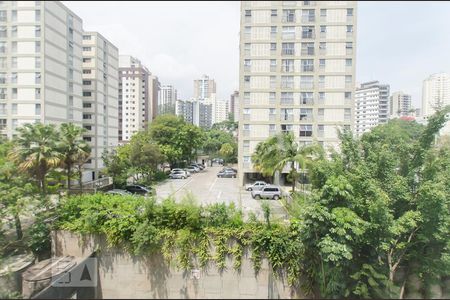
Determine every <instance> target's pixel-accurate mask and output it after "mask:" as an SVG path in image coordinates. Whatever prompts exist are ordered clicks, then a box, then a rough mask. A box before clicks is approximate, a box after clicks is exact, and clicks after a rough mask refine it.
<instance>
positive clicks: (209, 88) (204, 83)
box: [194, 75, 216, 100]
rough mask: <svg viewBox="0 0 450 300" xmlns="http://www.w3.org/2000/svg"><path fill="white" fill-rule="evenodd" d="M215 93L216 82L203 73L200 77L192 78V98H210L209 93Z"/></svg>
mask: <svg viewBox="0 0 450 300" xmlns="http://www.w3.org/2000/svg"><path fill="white" fill-rule="evenodd" d="M215 93H216V82H215V81H214V79H209V76H208V75H203V76H202V77H201V78H200V79H196V80H194V98H196V99H202V100H203V99H205V98H211V94H215Z"/></svg>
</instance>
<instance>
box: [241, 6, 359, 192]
mask: <svg viewBox="0 0 450 300" xmlns="http://www.w3.org/2000/svg"><path fill="white" fill-rule="evenodd" d="M355 41H356V1H242V2H241V30H240V75H239V78H240V83H239V97H240V99H239V100H240V101H239V102H240V103H239V106H240V114H239V157H238V161H239V167H238V169H239V178H240V182H241V184H243V183H244V182H246V181H247V180H248V179H249V178H256V177H255V176H257V171H256V170H255V169H254V168H253V166H252V162H251V155H252V153H253V152H254V150H255V147H256V146H257V144H258V143H260V142H261V141H264V140H266V139H267V138H268V137H270V136H272V135H274V134H276V133H279V132H287V131H292V132H293V133H294V135H295V136H296V137H297V139H298V141H299V142H300V143H304V144H307V143H311V142H313V141H318V142H319V143H320V144H322V145H324V146H325V147H327V146H333V147H336V146H337V145H338V135H337V129H338V128H343V127H347V128H352V125H353V113H354V112H353V109H354V91H355V54H356V51H355V48H356V43H355ZM283 173H287V170H286V172H283Z"/></svg>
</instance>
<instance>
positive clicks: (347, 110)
mask: <svg viewBox="0 0 450 300" xmlns="http://www.w3.org/2000/svg"><path fill="white" fill-rule="evenodd" d="M351 118H352V110H351V109H350V108H345V109H344V120H345V121H349V120H350V119H351Z"/></svg>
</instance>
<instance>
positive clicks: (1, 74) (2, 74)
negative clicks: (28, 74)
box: [0, 72, 6, 84]
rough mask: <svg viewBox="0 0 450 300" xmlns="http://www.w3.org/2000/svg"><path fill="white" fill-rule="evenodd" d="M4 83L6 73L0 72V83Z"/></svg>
mask: <svg viewBox="0 0 450 300" xmlns="http://www.w3.org/2000/svg"><path fill="white" fill-rule="evenodd" d="M5 83H6V73H4V72H3V73H0V84H5Z"/></svg>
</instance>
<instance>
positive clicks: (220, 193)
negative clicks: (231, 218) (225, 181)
mask: <svg viewBox="0 0 450 300" xmlns="http://www.w3.org/2000/svg"><path fill="white" fill-rule="evenodd" d="M221 195H222V191H219V194H218V195H217V199H219V198H220V196H221Z"/></svg>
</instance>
